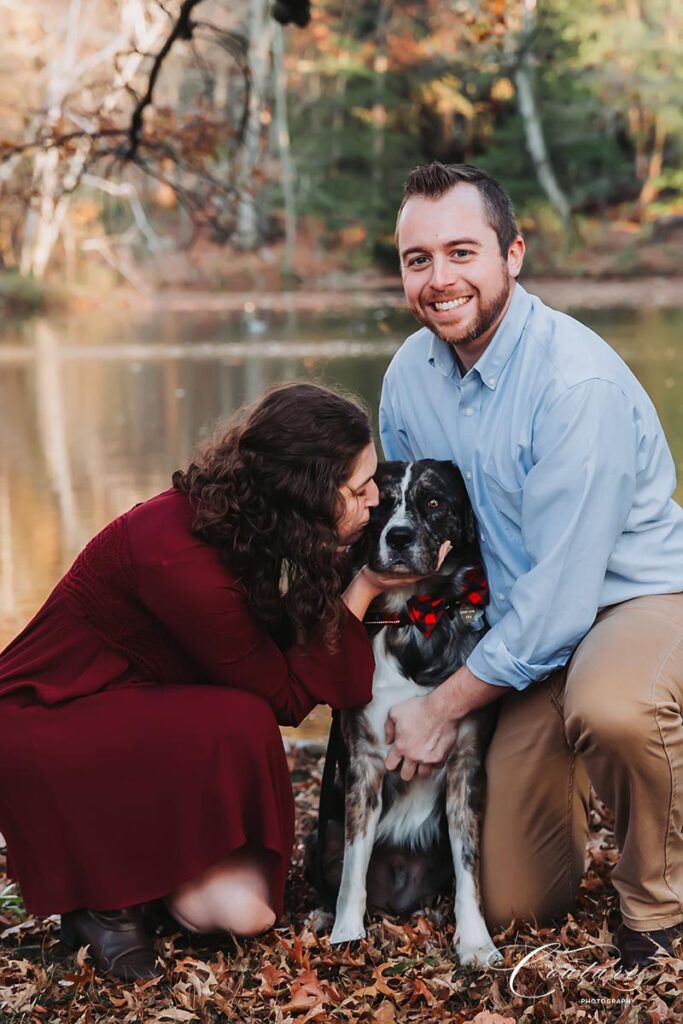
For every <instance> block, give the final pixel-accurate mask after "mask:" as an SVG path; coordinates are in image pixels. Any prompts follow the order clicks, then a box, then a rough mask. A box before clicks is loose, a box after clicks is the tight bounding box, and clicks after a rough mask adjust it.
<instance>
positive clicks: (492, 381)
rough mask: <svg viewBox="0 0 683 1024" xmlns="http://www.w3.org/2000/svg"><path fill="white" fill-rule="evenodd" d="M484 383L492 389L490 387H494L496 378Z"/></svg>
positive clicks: (490, 378)
mask: <svg viewBox="0 0 683 1024" xmlns="http://www.w3.org/2000/svg"><path fill="white" fill-rule="evenodd" d="M486 383H487V384H488V386H489V387H490V388H492V387H493V385H494V384H495V383H496V378H495V377H489V379H488V380H487V382H486Z"/></svg>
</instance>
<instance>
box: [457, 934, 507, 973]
mask: <svg viewBox="0 0 683 1024" xmlns="http://www.w3.org/2000/svg"><path fill="white" fill-rule="evenodd" d="M455 953H456V956H457V957H458V960H459V961H460V963H461V964H462V966H463V967H479V968H482V969H485V968H487V967H492V966H493V965H494V964H498V963H501V961H502V959H503V955H502V953H500V951H499V950H497V949H496V947H495V946H494V945H493V943H492V942H487V943H485V944H484V945H483V946H475V945H472V944H470V943H467V942H461V941H460V939H456V940H455Z"/></svg>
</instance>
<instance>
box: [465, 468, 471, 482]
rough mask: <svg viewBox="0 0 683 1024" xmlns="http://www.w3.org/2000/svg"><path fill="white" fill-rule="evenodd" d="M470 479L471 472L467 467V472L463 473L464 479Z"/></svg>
mask: <svg viewBox="0 0 683 1024" xmlns="http://www.w3.org/2000/svg"><path fill="white" fill-rule="evenodd" d="M471 479H472V474H471V473H470V471H469V469H468V470H467V472H466V473H465V480H471Z"/></svg>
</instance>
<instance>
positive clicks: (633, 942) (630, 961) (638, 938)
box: [615, 923, 683, 970]
mask: <svg viewBox="0 0 683 1024" xmlns="http://www.w3.org/2000/svg"><path fill="white" fill-rule="evenodd" d="M682 937H683V924H676V925H673V927H672V928H657V929H653V930H652V931H649V932H636V931H634V930H633V928H629V927H628V925H626V924H623V923H622V924H620V925H619V927H618V928H617V931H616V934H615V941H616V944H617V948H618V950H619V953H620V954H621V962H622V964H623V965H624V967H626V968H627V969H628V970H630V969H631V968H633V967H647V966H648V965H649V964H654V963H656V962H657V960H656V957H657V954H658V953H659V952H660V951H662V950H663V951H664V952H665V953H668V954H669V955H670V956H672V955H673V956H676V955H680V954H676V952H675V950H674V943H675V942H676V940H677V939H680V938H682Z"/></svg>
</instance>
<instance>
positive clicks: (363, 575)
mask: <svg viewBox="0 0 683 1024" xmlns="http://www.w3.org/2000/svg"><path fill="white" fill-rule="evenodd" d="M452 547H453V545H452V544H451V542H450V541H449V540H445V541H444V542H443V544H442V545H441V547H440V548H439V558H438V560H437V565H436V569H434V572H438V571H439V569H440V568H441V566H442V564H443V561H444V559H445V557H446V555H447V554H448V552H449V551H450V550H451V548H452ZM431 575H433V573H428V574H427V576H422V575H421V576H406V575H405V573H403V574H401V573H389V572H383V573H377V572H373V570H372V569H370V568H368V566H367V565H364V566H363V568H362V569H360V570H359V571H358V572H357V573H356V575H355V576H354V578H353V579H352V580H351V582H350V583H349V585H348V587H347V588H346V590H345V591H344V593H343V594H342V600H343V601H344V603H345V605H346V607H347V608H348V609H349V611H351V612H353V614H354V615H355V616H356V618H357V619H361V620H362V619H363V618H365V613H366V612H367V610H368V608H369V606H370V605H371V604H372V602H373V601H374V600H375V598H376V597H379V595H380V594H382V593H384V591H385V590H400V589H401V588H402V587H410V586H413V585H414V584H415V583H419V581H420V580H423V579H427V578H428V576H431Z"/></svg>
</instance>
